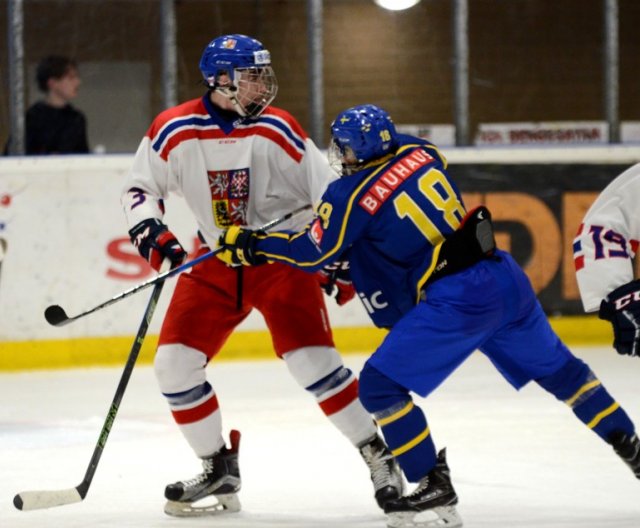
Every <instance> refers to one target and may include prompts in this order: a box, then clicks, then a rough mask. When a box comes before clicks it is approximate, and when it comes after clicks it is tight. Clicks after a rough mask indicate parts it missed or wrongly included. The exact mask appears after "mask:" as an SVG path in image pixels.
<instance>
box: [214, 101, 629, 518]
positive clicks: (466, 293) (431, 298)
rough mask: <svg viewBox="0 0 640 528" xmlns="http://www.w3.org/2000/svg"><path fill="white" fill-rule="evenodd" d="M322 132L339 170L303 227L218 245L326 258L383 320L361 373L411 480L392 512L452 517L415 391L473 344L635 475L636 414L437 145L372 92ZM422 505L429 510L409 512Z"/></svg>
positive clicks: (449, 490) (298, 261)
mask: <svg viewBox="0 0 640 528" xmlns="http://www.w3.org/2000/svg"><path fill="white" fill-rule="evenodd" d="M331 133H332V145H331V147H330V153H329V154H330V157H333V158H334V159H337V160H338V161H339V169H340V170H341V173H342V176H343V177H342V178H340V179H339V180H337V181H334V182H333V183H331V184H330V185H329V187H328V189H327V190H326V192H325V193H324V195H323V197H322V201H321V203H320V204H319V206H318V208H317V215H316V218H315V219H314V220H313V222H312V223H311V224H309V225H308V226H307V227H306V228H305V229H304V230H303V231H300V232H270V233H262V232H255V231H250V230H246V229H243V228H241V227H235V226H234V227H231V228H230V229H229V230H228V231H226V232H225V233H224V234H223V236H222V237H221V239H220V244H221V246H222V247H223V251H222V252H221V253H222V255H221V256H222V258H223V259H225V260H227V261H228V262H235V263H242V264H244V265H256V264H261V263H264V262H267V261H278V262H285V263H288V264H290V265H292V266H295V267H297V268H300V269H305V270H308V271H315V270H320V269H322V268H324V267H325V266H327V265H332V267H331V269H333V273H334V275H335V277H336V278H337V279H341V280H342V282H343V284H344V282H346V281H348V280H352V281H353V285H354V287H355V289H356V291H357V294H358V296H359V297H360V299H361V300H362V302H363V303H364V305H365V307H366V309H367V311H368V312H369V314H370V316H371V319H372V320H373V322H374V323H375V324H376V325H377V326H379V327H385V328H388V329H389V333H388V335H387V336H386V338H385V339H384V341H383V343H382V344H381V345H380V347H379V348H378V349H377V350H376V351H375V353H374V354H373V355H372V356H371V357H370V358H369V359H368V360H367V362H366V363H365V365H364V367H363V370H362V372H361V374H360V385H359V394H360V398H361V400H362V403H363V404H364V406H365V408H366V409H367V410H368V411H369V412H371V413H372V415H373V416H374V417H375V419H376V421H377V423H378V424H379V426H380V427H381V429H382V432H383V434H384V437H385V440H386V442H387V444H388V445H389V448H390V449H391V451H392V453H393V454H394V455H395V457H396V459H397V460H398V462H399V464H400V466H401V468H402V470H403V471H404V474H405V476H406V478H407V480H408V481H409V482H415V483H417V486H416V488H415V490H414V491H413V492H412V493H410V494H409V495H407V496H404V497H401V498H400V499H397V500H393V501H390V502H388V503H387V504H386V505H385V512H386V513H387V515H388V519H389V526H390V527H409V526H410V527H429V528H431V527H436V526H445V525H446V526H447V527H449V528H453V527H456V526H460V525H461V524H462V521H461V520H460V517H459V515H458V513H457V511H456V508H455V505H456V504H457V502H458V497H457V495H456V492H455V490H454V487H453V485H452V482H451V477H450V472H449V467H448V465H447V461H446V457H445V450H444V449H443V450H441V451H440V452H439V453H437V451H436V447H435V443H434V439H433V435H432V434H431V429H430V427H429V425H428V423H427V420H426V417H425V415H424V413H423V411H422V410H421V409H420V408H419V407H417V406H416V405H414V403H413V401H412V397H411V393H412V392H413V393H416V394H418V395H420V396H422V397H425V396H427V395H428V394H430V393H431V392H432V391H434V390H435V389H436V388H437V387H438V386H439V385H440V384H441V383H442V382H443V381H444V380H445V379H446V378H447V377H448V376H449V375H450V374H451V373H452V372H453V371H454V370H455V369H456V368H457V367H458V366H460V364H461V363H462V362H464V361H465V360H466V359H467V358H468V357H469V356H470V355H471V354H472V353H473V352H474V351H475V350H480V351H481V352H482V353H484V354H485V355H486V356H487V357H488V358H489V359H490V360H491V362H492V363H493V364H494V365H495V367H496V368H497V369H498V371H499V372H500V373H501V374H502V375H503V376H504V377H505V378H506V380H507V381H508V382H509V383H510V384H511V385H513V386H514V387H515V388H516V389H519V388H521V387H522V386H524V385H525V384H526V383H528V382H529V381H532V380H533V381H536V382H537V383H538V384H539V385H540V386H541V387H543V388H544V389H545V390H547V391H548V392H550V393H551V394H552V395H554V396H555V397H556V398H558V399H559V400H561V401H564V402H565V403H566V404H567V405H569V407H570V408H571V409H572V410H573V412H574V413H575V415H576V416H577V417H578V419H579V420H581V421H582V422H583V423H584V424H585V425H586V426H587V427H589V428H590V429H591V430H593V431H594V432H595V433H596V434H597V435H598V436H600V437H601V438H602V439H603V440H604V441H605V442H607V443H609V444H610V445H611V446H612V447H613V449H614V450H615V452H616V453H617V454H618V455H619V456H620V457H621V458H622V459H623V460H624V461H625V462H626V463H627V465H629V467H630V468H631V469H632V471H633V472H634V474H635V476H636V477H638V478H640V442H639V441H638V437H637V435H636V432H635V426H634V424H633V423H632V421H631V420H630V418H629V417H628V416H627V414H626V412H625V411H624V410H623V408H622V407H621V406H620V405H619V404H618V403H617V402H616V401H615V400H614V399H613V398H612V397H611V395H610V394H609V393H608V392H607V390H606V389H605V387H604V386H603V385H602V383H601V382H600V380H599V379H598V378H597V377H596V375H595V374H594V372H593V371H592V370H591V369H590V368H589V366H588V365H587V364H585V363H584V362H583V361H582V360H580V359H578V358H577V357H575V356H574V355H573V354H572V353H571V352H570V351H569V350H568V349H567V347H566V346H565V345H564V344H563V343H562V342H561V341H560V339H559V338H558V336H557V335H556V334H555V333H554V332H553V330H552V329H551V327H550V325H549V323H548V321H547V319H546V316H545V314H544V312H543V310H542V308H541V306H540V304H539V303H538V301H537V299H536V296H535V293H534V291H533V289H532V287H531V285H530V282H529V280H528V278H527V276H526V275H525V273H524V272H523V270H522V269H521V268H520V267H519V266H518V264H516V262H515V261H514V260H513V258H512V257H511V255H509V254H508V253H507V252H505V251H501V250H500V249H497V248H496V247H495V240H494V236H493V229H492V224H491V217H490V214H489V211H488V210H487V209H486V208H484V207H479V208H477V209H474V210H472V211H469V212H468V211H467V210H466V208H465V206H464V203H463V200H462V198H461V195H460V191H459V190H458V188H457V186H456V184H455V183H454V181H453V180H452V179H451V177H450V176H449V174H448V172H447V162H446V160H445V158H444V157H443V156H442V154H441V153H440V152H439V150H438V148H437V147H436V146H434V145H433V144H431V143H429V142H427V141H424V140H422V139H419V138H416V137H412V136H406V135H401V134H398V133H397V132H396V130H395V127H394V125H393V123H392V121H391V119H390V118H389V116H388V114H387V113H386V112H385V111H384V110H382V109H380V108H378V107H376V106H373V105H362V106H356V107H353V108H350V109H348V110H346V111H344V112H342V113H341V114H339V115H338V116H337V118H336V119H335V121H334V122H333V124H332V127H331ZM347 262H348V266H347V265H346V264H345V263H347ZM347 268H348V271H349V273H350V276H347V275H346V273H347ZM427 511H429V512H430V513H433V514H435V515H433V516H432V518H431V519H430V520H421V519H423V518H424V516H420V518H418V517H417V516H418V515H419V514H422V513H423V512H427Z"/></svg>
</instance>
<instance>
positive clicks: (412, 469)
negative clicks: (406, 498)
mask: <svg viewBox="0 0 640 528" xmlns="http://www.w3.org/2000/svg"><path fill="white" fill-rule="evenodd" d="M360 400H361V401H362V403H363V405H364V406H365V409H367V410H368V411H369V412H370V413H371V414H373V416H374V417H375V419H376V422H377V423H378V425H379V426H380V427H381V429H382V433H383V435H384V438H385V440H386V442H387V445H388V446H389V449H390V450H391V453H392V454H393V455H394V457H395V458H396V460H397V461H398V463H399V464H400V467H401V468H402V470H403V472H404V474H405V476H406V477H407V480H408V481H409V482H418V481H419V480H420V479H421V478H423V477H424V476H425V475H426V474H427V473H429V471H431V470H432V469H433V468H434V467H435V465H436V450H435V446H434V443H433V439H432V438H431V433H430V430H429V426H428V425H427V420H426V418H425V415H424V413H423V412H422V410H421V409H420V408H419V407H417V406H415V405H414V404H413V401H412V400H411V396H410V395H409V392H408V391H407V389H405V388H404V387H402V386H400V385H398V384H397V383H396V382H394V381H393V380H391V379H390V378H388V377H387V376H385V375H384V374H382V373H381V372H380V371H378V370H377V369H375V368H373V367H371V366H370V365H369V364H368V363H367V364H366V365H365V366H364V368H363V369H362V372H361V373H360Z"/></svg>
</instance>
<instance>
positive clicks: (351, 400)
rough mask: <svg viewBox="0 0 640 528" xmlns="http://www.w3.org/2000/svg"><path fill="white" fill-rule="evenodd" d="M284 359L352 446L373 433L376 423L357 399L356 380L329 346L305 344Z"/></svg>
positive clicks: (300, 382) (363, 440)
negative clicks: (306, 345)
mask: <svg viewBox="0 0 640 528" xmlns="http://www.w3.org/2000/svg"><path fill="white" fill-rule="evenodd" d="M284 360H285V362H286V364H287V367H288V368H289V372H290V373H291V374H292V376H293V377H294V378H295V380H296V381H297V382H298V383H299V384H300V386H302V387H304V389H305V390H307V391H308V392H309V393H311V394H313V396H314V397H315V399H316V401H317V403H318V405H319V406H320V409H321V410H322V412H323V413H324V414H325V415H326V417H327V418H328V419H329V420H330V421H331V423H332V424H333V425H334V426H335V427H336V428H337V429H338V430H340V432H341V433H342V434H344V435H345V436H346V437H347V438H348V439H349V440H350V441H351V443H352V444H353V445H354V446H358V447H359V446H361V445H363V444H364V443H365V442H367V441H369V440H370V439H371V438H372V437H373V436H374V435H375V434H376V431H377V430H376V426H375V424H374V423H373V420H372V419H371V416H370V415H369V414H368V413H367V411H365V409H364V407H363V406H362V403H360V400H359V399H358V380H357V379H356V377H355V376H354V375H353V373H352V372H351V370H349V369H347V368H345V367H344V366H343V365H342V358H341V357H340V355H339V354H338V352H337V351H336V350H335V349H333V348H330V347H305V348H300V349H297V350H294V351H292V352H288V353H286V354H285V355H284Z"/></svg>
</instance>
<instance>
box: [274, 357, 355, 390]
mask: <svg viewBox="0 0 640 528" xmlns="http://www.w3.org/2000/svg"><path fill="white" fill-rule="evenodd" d="M283 359H284V361H285V363H286V365H287V368H288V369H289V372H290V373H291V375H292V376H293V378H294V379H295V380H296V381H297V382H298V384H299V385H300V386H301V387H303V388H305V389H306V390H309V391H311V392H314V393H316V392H317V390H318V389H319V388H322V387H323V386H324V385H327V384H329V385H331V384H333V383H334V382H335V381H336V380H338V381H339V379H338V378H340V377H341V376H344V375H345V373H344V372H343V371H346V372H348V373H349V374H350V372H351V371H349V370H348V369H345V368H344V367H343V366H342V358H341V357H340V354H338V352H337V351H336V349H335V348H331V347H303V348H298V349H296V350H292V351H291V352H287V353H286V354H284V355H283ZM332 378H335V379H332Z"/></svg>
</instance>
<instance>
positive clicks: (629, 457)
mask: <svg viewBox="0 0 640 528" xmlns="http://www.w3.org/2000/svg"><path fill="white" fill-rule="evenodd" d="M638 204H640V163H638V164H636V165H633V166H632V167H630V168H629V169H627V170H626V171H624V172H623V173H622V174H620V175H619V176H618V177H616V178H615V179H614V180H613V181H612V182H611V183H609V185H607V186H606V187H605V189H604V190H603V191H602V192H601V193H600V195H599V196H598V197H597V198H596V200H595V202H594V203H593V204H592V205H591V207H590V208H589V210H588V211H587V214H586V215H585V217H584V219H583V220H582V223H581V224H580V227H579V228H578V233H577V235H576V238H575V240H574V243H573V258H574V264H575V268H576V277H577V280H578V288H579V289H580V296H581V298H582V304H583V306H584V309H585V311H586V312H596V311H597V312H598V315H599V317H600V318H601V319H604V320H606V321H609V322H610V323H611V324H612V326H613V346H614V348H615V349H616V350H617V352H618V353H619V354H622V355H629V356H640V280H639V279H637V278H635V277H634V270H633V261H632V259H633V257H634V256H635V255H636V253H637V252H638V245H639V243H640V209H639V205H638ZM612 444H613V446H614V449H615V450H616V452H617V453H618V454H619V455H620V456H621V457H622V458H623V459H625V461H627V463H628V464H629V465H630V466H631V468H632V470H633V471H634V473H635V474H636V475H637V476H638V478H640V440H639V439H638V436H637V435H633V436H631V437H627V436H625V435H621V436H620V437H619V438H615V439H612Z"/></svg>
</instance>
